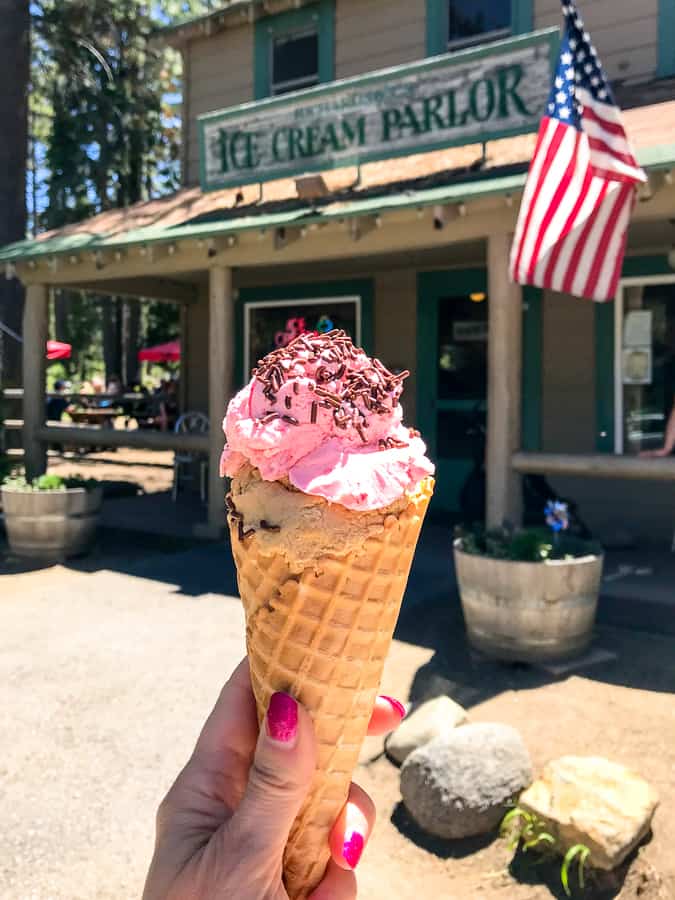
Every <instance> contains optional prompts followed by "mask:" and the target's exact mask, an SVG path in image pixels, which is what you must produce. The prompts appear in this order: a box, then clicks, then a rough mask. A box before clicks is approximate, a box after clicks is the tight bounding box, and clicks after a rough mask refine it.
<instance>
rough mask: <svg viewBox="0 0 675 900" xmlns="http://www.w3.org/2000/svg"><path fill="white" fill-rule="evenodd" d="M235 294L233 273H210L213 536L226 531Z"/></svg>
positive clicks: (226, 270) (215, 269) (221, 269)
mask: <svg viewBox="0 0 675 900" xmlns="http://www.w3.org/2000/svg"><path fill="white" fill-rule="evenodd" d="M234 334H235V328H234V292H233V290H232V269H229V268H226V267H225V266H214V267H213V268H212V269H210V271H209V421H210V423H211V426H210V433H209V437H210V445H209V516H208V521H209V528H210V529H211V530H212V532H213V533H214V536H215V535H217V534H219V533H222V531H223V529H224V527H225V484H224V482H223V479H222V478H221V477H220V456H221V454H222V452H223V444H224V443H225V439H224V436H223V432H222V428H221V423H222V421H223V417H224V415H225V406H226V404H227V401H228V400H229V399H230V397H231V396H232V393H233V390H234Z"/></svg>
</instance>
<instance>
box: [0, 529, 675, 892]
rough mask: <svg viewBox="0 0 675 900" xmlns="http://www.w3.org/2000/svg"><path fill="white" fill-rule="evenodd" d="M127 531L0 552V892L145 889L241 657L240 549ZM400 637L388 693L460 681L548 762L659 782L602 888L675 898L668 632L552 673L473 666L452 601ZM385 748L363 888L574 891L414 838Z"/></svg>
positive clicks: (619, 641) (674, 705)
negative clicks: (71, 557)
mask: <svg viewBox="0 0 675 900" xmlns="http://www.w3.org/2000/svg"><path fill="white" fill-rule="evenodd" d="M113 537H114V536H111V537H110V539H109V540H106V542H105V546H106V554H105V555H97V554H94V556H93V557H91V558H89V559H88V560H87V561H86V563H85V564H82V565H79V566H78V567H74V568H66V567H62V566H53V567H49V568H47V569H42V570H39V569H38V570H34V571H21V570H20V567H18V566H17V565H16V564H15V563H14V562H12V560H11V559H7V557H3V556H2V552H1V548H0V743H1V745H2V746H1V748H0V897H1V898H2V900H29V898H35V900H126V898H130V900H131V898H138V897H139V896H140V891H141V886H142V882H143V878H144V875H145V870H146V867H147V864H148V861H149V857H150V853H151V848H152V841H153V820H154V813H155V809H156V806H157V803H158V801H159V800H160V798H161V796H162V795H163V792H164V791H165V790H166V788H167V787H168V786H169V784H170V783H171V781H172V780H173V778H174V777H175V775H176V773H177V772H178V770H179V769H180V767H181V766H182V765H183V763H184V762H185V760H186V758H187V756H188V754H189V752H190V750H191V748H192V746H193V743H194V740H195V737H196V734H197V732H198V730H199V727H200V725H201V723H202V722H203V720H204V718H205V716H206V714H207V712H208V711H209V709H210V708H211V705H212V704H213V702H214V700H215V698H216V696H217V694H218V691H219V689H220V687H221V685H222V683H223V681H224V679H225V678H226V677H227V675H228V674H229V672H230V671H231V669H232V668H233V667H234V665H235V664H236V663H237V661H238V660H239V658H240V657H241V655H242V653H243V646H244V640H243V616H242V612H241V608H240V605H239V602H238V600H237V599H236V598H235V597H233V596H232V594H233V593H234V585H233V580H232V572H231V570H230V569H229V565H228V563H227V549H226V548H222V547H217V546H213V545H206V546H199V547H188V548H187V549H186V548H185V547H182V546H180V545H170V544H168V543H166V544H164V543H162V542H161V541H160V542H159V543H155V544H154V545H152V547H151V549H150V550H148V549H147V546H148V545H139V543H138V539H136V541H135V542H134V543H129V542H128V539H123V538H119V537H118V538H117V539H113ZM148 554H149V555H148ZM3 566H4V569H3ZM3 572H4V573H5V574H3ZM420 587H421V583H420V582H419V580H417V581H416V582H415V583H414V585H413V591H419V590H420ZM406 622H407V624H406ZM399 637H400V640H397V641H396V642H395V644H394V647H393V650H392V654H391V656H390V659H389V661H388V664H387V669H386V672H385V678H384V683H383V687H384V688H385V689H386V692H387V693H392V694H394V695H395V696H400V697H402V698H404V699H405V698H406V697H408V696H412V697H413V698H419V697H422V696H426V695H428V694H432V693H435V692H438V691H439V690H443V689H445V690H449V691H451V692H452V693H453V695H454V696H456V698H457V699H458V700H460V701H461V702H464V703H465V704H467V705H469V706H470V707H471V716H472V718H473V719H475V720H482V721H488V720H499V721H505V722H509V723H510V724H512V725H515V726H516V727H517V728H520V729H521V731H522V733H523V735H524V737H525V739H526V742H527V744H528V746H529V747H530V750H531V752H532V755H533V758H534V761H535V765H536V766H539V765H541V764H542V763H543V762H545V761H546V759H548V758H550V757H551V756H553V755H557V754H558V753H562V752H581V753H586V752H588V753H597V754H603V755H607V756H610V757H612V758H616V759H618V760H620V761H624V762H627V763H628V764H630V765H633V766H634V767H636V768H637V769H639V770H640V771H641V772H643V774H645V775H646V776H647V777H648V778H649V779H650V780H652V781H653V782H654V784H655V785H656V786H657V788H658V789H659V791H660V793H661V795H662V806H661V808H660V809H659V812H658V816H657V819H656V825H655V836H654V839H653V840H652V841H651V843H650V844H649V845H647V846H646V847H645V848H644V850H643V851H641V853H640V855H639V857H638V859H637V860H636V861H635V862H634V863H633V864H632V866H631V869H630V871H629V873H628V877H627V879H626V882H625V884H624V885H623V887H622V888H621V887H620V886H618V887H617V889H616V890H613V891H612V892H610V893H605V894H603V895H602V896H603V897H607V898H610V897H620V898H621V900H637V898H638V897H639V898H641V900H656V898H659V900H675V860H674V859H673V854H672V834H673V833H675V808H674V807H675V804H674V802H673V793H674V792H673V788H674V787H675V700H674V695H673V689H674V688H675V658H674V655H673V652H672V638H671V639H665V638H661V637H658V636H647V635H644V634H642V635H641V634H639V633H631V632H628V631H626V632H623V631H621V632H619V631H611V630H605V631H603V632H602V633H601V634H600V637H599V641H600V643H601V644H602V646H603V647H605V648H608V649H610V650H612V651H613V652H615V653H616V654H617V656H616V658H614V659H613V660H612V661H610V662H608V663H606V664H605V665H603V666H599V667H598V666H595V667H593V668H589V669H588V671H583V672H579V673H575V674H574V675H573V676H572V677H563V678H562V679H557V678H552V677H551V676H548V675H545V674H542V673H533V672H532V671H531V670H520V669H518V668H514V667H509V668H508V669H507V668H505V667H495V666H489V665H482V664H478V663H477V662H476V661H475V660H474V661H472V660H471V659H470V658H469V657H468V655H467V654H466V651H465V649H464V643H463V637H462V635H461V630H460V628H459V626H458V622H457V619H456V616H455V614H454V613H453V612H452V611H451V610H450V607H447V608H446V609H440V611H439V610H438V609H436V608H435V607H434V606H433V604H431V605H430V606H429V607H428V612H427V613H426V614H425V615H424V616H421V615H419V612H416V611H415V610H413V611H412V614H411V615H410V616H408V617H407V619H406V620H404V624H403V626H402V628H401V629H400V634H399ZM380 751H381V741H378V740H376V739H370V740H369V742H368V743H367V746H366V748H365V750H364V754H363V760H364V764H363V765H362V766H361V767H360V771H359V773H358V780H359V781H360V782H361V783H362V784H364V786H365V787H367V789H368V790H370V791H371V793H372V794H373V796H374V798H375V800H376V802H377V805H378V809H379V824H378V827H377V830H376V833H375V835H374V838H373V841H372V844H371V846H370V848H369V850H368V852H367V854H366V855H365V857H364V861H363V863H362V867H361V870H362V871H361V884H362V889H361V896H362V897H363V898H368V900H385V898H386V900H389V898H391V897H396V898H397V900H417V898H418V897H419V896H421V895H422V892H424V893H425V894H426V896H429V897H438V898H448V900H474V898H477V897H478V898H487V900H545V898H551V897H553V896H557V897H560V896H562V895H561V893H560V891H559V890H558V889H557V888H556V887H555V881H554V879H551V880H550V882H549V885H548V886H547V885H546V884H542V883H541V878H542V877H543V876H540V875H539V874H537V875H536V877H533V875H532V872H531V871H530V872H522V871H519V872H517V875H518V878H517V880H514V879H513V878H511V877H510V876H509V875H508V874H507V873H506V867H507V864H508V861H509V854H508V852H507V850H506V848H505V846H504V844H503V842H501V841H491V840H486V841H479V842H473V843H469V844H465V843H462V845H461V846H457V845H452V846H450V845H447V844H446V845H440V844H436V843H434V842H433V841H429V840H427V839H425V838H424V836H423V835H420V834H418V833H417V832H416V831H415V829H414V828H413V827H412V826H411V824H410V822H409V821H408V820H407V817H406V816H405V813H404V811H403V810H402V809H401V808H400V806H399V794H398V778H397V770H396V769H395V767H394V766H393V765H392V764H391V763H390V762H389V761H388V760H386V759H385V758H384V757H382V756H381V755H379V756H378V754H379V753H380ZM373 757H375V761H374V762H367V761H368V760H369V759H371V758H373ZM589 896H590V895H589ZM598 896H600V895H598Z"/></svg>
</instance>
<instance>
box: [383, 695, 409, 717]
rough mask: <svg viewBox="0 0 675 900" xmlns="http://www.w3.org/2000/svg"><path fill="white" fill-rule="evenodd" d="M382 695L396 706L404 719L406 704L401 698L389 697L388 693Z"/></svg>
mask: <svg viewBox="0 0 675 900" xmlns="http://www.w3.org/2000/svg"><path fill="white" fill-rule="evenodd" d="M380 696H381V697H382V699H383V700H386V701H387V703H390V704H391V705H392V706H393V707H394V709H395V710H396V712H397V713H398V714H399V716H400V717H401V718H402V719H405V706H404V705H403V704H402V703H401V702H400V701H399V700H395V699H394V698H393V697H387V695H386V694H381V695H380Z"/></svg>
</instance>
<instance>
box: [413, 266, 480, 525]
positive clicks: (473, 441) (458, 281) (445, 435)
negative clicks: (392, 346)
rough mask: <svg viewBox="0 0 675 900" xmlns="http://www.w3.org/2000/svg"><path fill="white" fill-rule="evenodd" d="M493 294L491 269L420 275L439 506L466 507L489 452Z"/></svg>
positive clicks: (422, 413) (425, 391) (421, 414)
mask: <svg viewBox="0 0 675 900" xmlns="http://www.w3.org/2000/svg"><path fill="white" fill-rule="evenodd" d="M487 348H488V297H487V278H486V273H485V270H484V269H464V270H461V271H445V272H427V273H423V274H420V276H419V279H418V346H417V361H418V366H417V369H418V379H419V382H418V419H419V422H420V428H421V429H422V434H423V437H424V438H425V440H426V441H427V443H428V445H429V450H430V453H431V456H432V458H433V459H434V462H435V463H436V467H437V476H436V480H437V486H436V492H435V497H436V499H435V506H436V508H437V509H439V508H443V509H444V510H445V511H447V512H450V513H459V511H460V493H461V490H462V486H463V485H464V484H465V482H466V480H467V478H468V477H469V475H470V473H471V471H472V469H473V468H474V465H475V461H476V460H478V459H481V458H482V454H483V452H484V430H485V422H486V414H487Z"/></svg>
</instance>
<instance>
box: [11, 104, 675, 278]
mask: <svg viewBox="0 0 675 900" xmlns="http://www.w3.org/2000/svg"><path fill="white" fill-rule="evenodd" d="M624 122H625V125H626V130H627V132H628V134H629V137H630V139H631V140H632V142H633V145H634V147H635V148H636V151H637V156H638V159H639V161H640V163H641V164H642V165H643V166H644V167H645V169H647V170H649V171H659V170H669V169H671V168H674V167H675V100H671V101H666V102H663V103H657V104H652V105H649V106H642V107H637V108H635V109H631V110H628V111H626V112H625V113H624ZM535 141H536V135H535V134H534V133H532V134H527V135H522V136H519V137H515V138H505V139H502V140H498V141H491V142H489V143H488V144H486V145H485V148H484V149H485V157H483V146H482V145H481V144H471V145H466V146H464V147H456V148H451V149H447V150H437V151H433V152H430V153H423V154H416V155H411V156H408V157H404V158H401V159H397V160H387V161H384V162H373V163H367V164H364V165H363V166H362V167H361V171H360V173H359V170H358V169H357V168H356V167H353V166H350V167H347V168H343V169H335V170H330V171H326V172H324V173H322V177H323V179H324V182H325V184H326V186H327V188H328V193H327V195H326V196H325V197H323V198H321V199H320V200H314V201H307V200H302V199H300V198H299V197H298V193H297V187H296V180H295V179H294V178H285V179H280V180H278V181H271V182H267V183H265V184H262V185H257V184H254V185H245V186H241V187H234V188H227V189H225V190H220V191H212V192H202V191H201V189H200V188H199V187H191V188H184V189H182V190H180V191H178V192H177V193H175V194H172V195H171V196H168V197H163V198H161V199H157V200H149V201H147V202H144V203H138V204H135V205H134V206H131V207H129V208H127V209H122V210H117V209H116V210H109V211H107V212H104V213H101V214H99V215H97V216H94V217H92V218H90V219H86V220H84V221H82V222H79V223H77V224H74V225H69V226H67V227H65V228H61V229H58V230H55V231H49V232H45V233H44V234H41V235H38V236H37V237H36V238H34V239H32V240H26V241H20V242H18V243H14V244H10V245H8V246H6V247H4V248H2V249H0V262H5V263H13V262H18V261H21V260H30V259H37V258H40V257H45V256H49V257H57V256H60V255H64V254H69V253H70V254H73V253H81V252H86V253H93V254H96V253H97V252H99V251H100V252H103V251H106V250H108V251H109V250H115V249H120V250H122V249H125V248H128V247H130V246H133V245H141V246H142V245H145V244H156V243H171V242H172V241H175V240H177V239H185V238H194V239H208V238H211V237H219V236H227V235H234V234H236V233H237V232H244V231H248V230H251V229H256V228H257V229H273V228H281V227H284V226H292V225H295V226H300V225H304V224H308V225H309V224H312V223H316V222H318V223H321V222H328V221H330V220H333V219H341V218H345V219H346V218H351V217H358V216H366V215H374V214H377V213H383V214H385V213H386V212H387V211H388V210H395V209H403V208H406V207H420V208H421V207H425V206H434V205H437V204H448V203H454V204H461V203H467V202H470V201H472V200H477V199H479V198H481V197H486V196H490V195H495V194H513V193H516V192H518V191H519V190H520V189H521V188H522V187H523V185H524V183H525V177H526V171H527V166H528V164H529V161H530V158H531V156H532V153H533V151H534V146H535Z"/></svg>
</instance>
